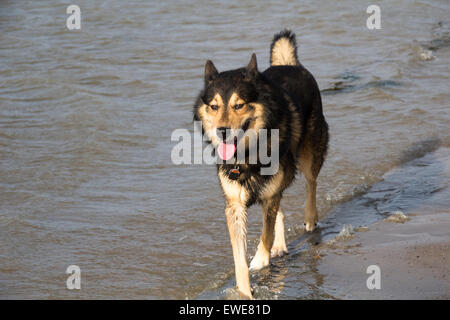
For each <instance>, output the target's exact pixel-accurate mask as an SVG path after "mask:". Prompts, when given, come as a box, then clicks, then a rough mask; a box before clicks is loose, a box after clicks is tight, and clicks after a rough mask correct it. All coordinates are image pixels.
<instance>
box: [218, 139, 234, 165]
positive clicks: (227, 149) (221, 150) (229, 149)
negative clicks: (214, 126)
mask: <svg viewBox="0 0 450 320" xmlns="http://www.w3.org/2000/svg"><path fill="white" fill-rule="evenodd" d="M234 151H235V147H234V144H226V143H223V142H222V143H221V144H219V146H218V147H217V153H218V154H219V157H221V158H222V159H223V160H225V161H226V160H228V159H231V158H232V157H233V156H234Z"/></svg>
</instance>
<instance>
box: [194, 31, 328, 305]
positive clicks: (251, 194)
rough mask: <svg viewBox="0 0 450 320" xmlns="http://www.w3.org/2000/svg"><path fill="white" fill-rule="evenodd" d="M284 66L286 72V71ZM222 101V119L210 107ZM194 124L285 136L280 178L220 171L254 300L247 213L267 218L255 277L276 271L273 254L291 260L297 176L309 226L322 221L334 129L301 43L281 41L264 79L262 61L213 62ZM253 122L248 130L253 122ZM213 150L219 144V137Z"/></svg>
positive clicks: (240, 263) (244, 170) (242, 272)
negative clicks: (322, 178) (287, 228)
mask: <svg viewBox="0 0 450 320" xmlns="http://www.w3.org/2000/svg"><path fill="white" fill-rule="evenodd" d="M281 64H284V65H281ZM217 94H218V95H219V96H220V99H221V100H222V105H221V106H219V111H213V110H211V107H210V103H211V102H212V101H214V102H212V103H217V102H216V101H215V100H214V98H215V97H216V95H217ZM233 94H234V95H235V97H236V95H237V96H238V97H239V98H240V99H241V100H243V101H245V103H246V104H245V107H244V108H245V109H244V110H242V111H240V112H238V111H236V110H233V109H232V108H233V103H234V102H233V103H231V102H230V101H231V100H230V98H231V97H232V96H233ZM194 119H195V120H199V121H202V126H203V130H204V131H207V132H208V131H211V130H212V129H214V128H215V127H214V126H216V127H217V126H221V125H225V126H227V127H231V128H238V127H239V126H243V125H244V124H243V123H248V122H251V126H252V128H255V129H261V128H265V129H269V130H270V129H279V137H280V143H279V147H280V149H279V170H278V172H277V173H276V174H274V175H272V176H264V175H261V174H260V169H261V166H262V165H261V164H260V163H258V164H251V165H250V164H241V165H239V170H240V172H241V174H240V176H239V178H238V180H231V179H229V174H230V169H232V167H233V165H227V164H219V165H218V166H217V169H218V176H219V181H220V184H221V187H222V190H223V192H224V195H225V199H226V209H225V214H226V217H227V224H228V229H229V233H230V239H231V243H232V248H233V256H234V261H235V271H236V283H237V287H238V290H239V292H240V293H241V295H242V296H243V297H247V298H252V293H251V289H250V283H249V269H248V266H247V261H246V232H247V231H246V223H247V208H248V207H249V206H251V205H252V204H254V203H259V204H260V205H261V206H262V210H263V232H262V236H261V241H260V244H259V246H258V250H257V252H256V255H255V257H254V259H253V260H252V263H251V265H250V267H251V269H254V270H258V269H261V268H263V267H265V266H267V265H268V264H269V259H270V254H271V252H272V256H275V255H281V254H283V253H286V252H287V249H286V244H285V240H284V226H283V213H282V211H281V209H280V201H281V198H282V194H283V191H284V190H285V189H286V188H287V187H288V186H289V185H290V184H291V183H292V181H293V180H294V177H295V174H296V172H297V171H300V172H301V173H303V174H304V176H305V180H306V190H307V195H306V206H305V224H306V229H307V230H308V231H312V230H313V229H314V228H315V225H316V223H317V220H318V215H317V209H316V204H315V201H316V178H317V176H318V174H319V171H320V169H321V167H322V164H323V162H324V160H325V156H326V152H327V146H328V125H327V123H326V121H325V118H324V116H323V112H322V101H321V96H320V91H319V88H318V86H317V83H316V81H315V79H314V77H313V76H312V75H311V73H310V72H309V71H308V70H306V69H305V68H304V67H303V66H302V65H301V64H300V62H299V61H298V58H297V47H296V41H295V35H294V34H293V33H292V32H290V31H289V30H284V31H282V32H280V33H279V34H277V35H275V36H274V39H273V41H272V45H271V66H270V67H269V68H268V69H267V70H265V71H264V72H262V73H260V72H258V71H257V65H256V56H253V57H252V59H251V61H250V63H249V65H248V66H247V67H246V68H240V69H236V70H231V71H225V72H222V73H218V72H217V70H216V69H215V67H214V65H213V64H212V62H210V61H208V62H207V64H206V67H205V87H204V89H203V90H202V91H201V92H200V94H199V96H198V98H197V101H196V103H195V105H194ZM245 121H246V122H245ZM211 140H212V143H215V142H217V141H214V140H217V137H214V136H213V135H212V136H211Z"/></svg>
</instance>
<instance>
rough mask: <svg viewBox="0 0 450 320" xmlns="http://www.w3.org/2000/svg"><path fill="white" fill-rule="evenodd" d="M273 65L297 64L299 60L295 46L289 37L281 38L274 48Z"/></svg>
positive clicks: (271, 62)
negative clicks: (296, 56)
mask: <svg viewBox="0 0 450 320" xmlns="http://www.w3.org/2000/svg"><path fill="white" fill-rule="evenodd" d="M271 57H272V61H270V65H272V66H295V65H297V60H296V58H295V48H294V47H293V46H292V44H291V43H290V42H289V39H286V38H281V39H279V40H278V41H277V42H275V44H274V45H273V48H272V55H271Z"/></svg>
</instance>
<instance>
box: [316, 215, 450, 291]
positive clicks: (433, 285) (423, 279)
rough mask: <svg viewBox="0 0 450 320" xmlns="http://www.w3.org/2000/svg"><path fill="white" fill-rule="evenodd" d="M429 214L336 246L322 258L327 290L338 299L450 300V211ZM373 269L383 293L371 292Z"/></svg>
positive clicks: (380, 225)
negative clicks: (369, 282)
mask: <svg viewBox="0 0 450 320" xmlns="http://www.w3.org/2000/svg"><path fill="white" fill-rule="evenodd" d="M428 209H429V208H423V210H414V211H412V212H410V213H408V214H407V216H408V217H409V218H410V220H409V221H406V222H403V223H401V222H390V221H388V220H386V219H385V220H383V221H379V222H376V223H374V224H372V225H370V226H369V227H368V229H369V230H368V231H365V232H356V233H355V234H354V235H353V237H352V239H350V240H347V241H338V242H336V246H335V248H333V249H331V250H329V251H327V253H326V254H324V256H323V257H322V258H321V263H320V266H319V272H320V273H323V274H325V275H326V276H325V278H324V284H323V287H324V289H328V290H330V291H332V292H333V291H334V292H335V294H334V295H333V296H334V298H337V299H450V261H449V256H448V254H449V252H450V234H449V230H450V212H449V211H447V212H445V211H439V212H430V211H429V210H428ZM362 230H366V229H362ZM369 265H378V266H379V267H380V271H381V273H380V274H381V286H380V287H381V288H380V289H372V290H369V289H368V288H367V285H366V281H367V279H368V278H369V277H370V276H371V274H372V273H371V274H367V273H366V270H367V267H368V266H369Z"/></svg>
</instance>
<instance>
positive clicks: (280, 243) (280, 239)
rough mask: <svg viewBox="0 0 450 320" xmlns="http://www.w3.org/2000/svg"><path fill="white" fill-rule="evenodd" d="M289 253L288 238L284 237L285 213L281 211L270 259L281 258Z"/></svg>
mask: <svg viewBox="0 0 450 320" xmlns="http://www.w3.org/2000/svg"><path fill="white" fill-rule="evenodd" d="M287 252H288V250H287V247H286V238H285V235H284V213H283V211H281V209H279V210H278V212H277V218H276V220H275V239H274V240H273V245H272V249H271V250H270V257H271V258H274V257H281V256H283V255H284V254H285V253H287Z"/></svg>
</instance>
